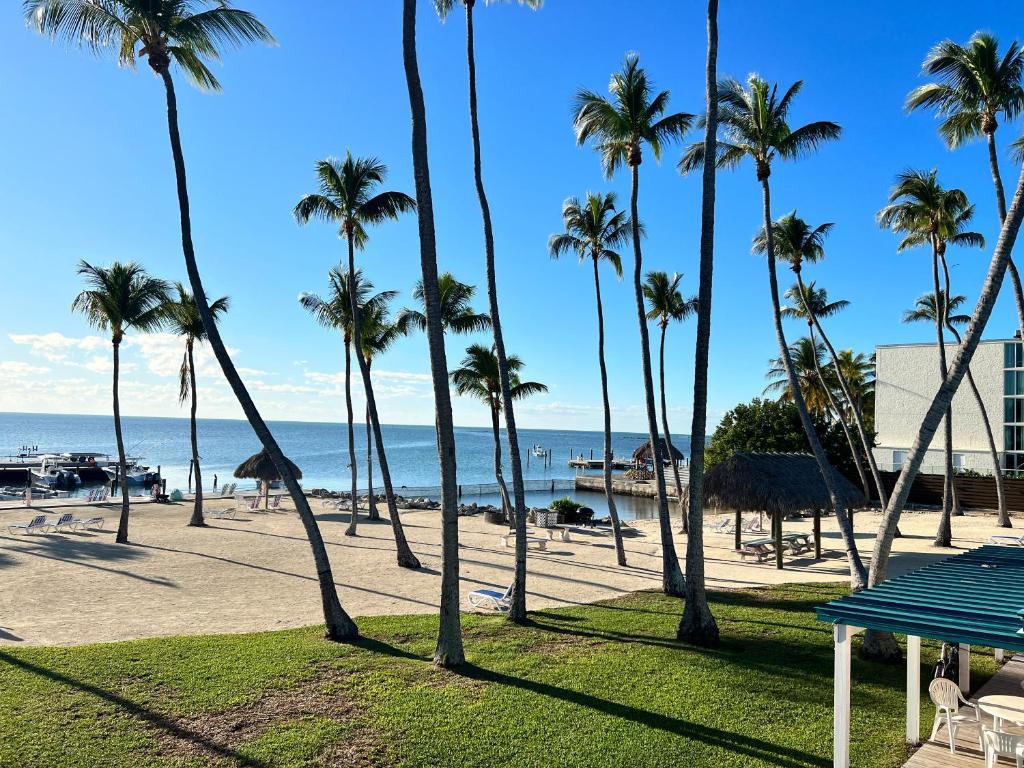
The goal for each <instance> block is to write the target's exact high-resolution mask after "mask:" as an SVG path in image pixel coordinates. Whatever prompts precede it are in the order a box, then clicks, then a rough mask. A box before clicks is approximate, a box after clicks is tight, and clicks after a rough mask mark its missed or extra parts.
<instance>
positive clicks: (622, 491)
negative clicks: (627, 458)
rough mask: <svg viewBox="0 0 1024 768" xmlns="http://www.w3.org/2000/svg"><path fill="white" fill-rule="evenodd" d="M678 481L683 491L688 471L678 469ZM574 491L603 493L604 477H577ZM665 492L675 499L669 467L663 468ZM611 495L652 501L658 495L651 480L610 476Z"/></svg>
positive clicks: (673, 484) (688, 476)
mask: <svg viewBox="0 0 1024 768" xmlns="http://www.w3.org/2000/svg"><path fill="white" fill-rule="evenodd" d="M679 479H680V481H681V482H682V484H683V489H684V490H685V489H686V485H687V483H689V482H690V471H689V469H687V468H686V467H680V468H679ZM576 490H577V491H595V492H597V493H604V477H603V476H601V475H577V476H576ZM665 490H666V492H667V494H668V496H669V498H673V499H674V498H676V484H675V478H674V477H673V475H672V469H671V467H666V468H665ZM612 493H615V494H618V495H619V496H640V497H644V498H648V499H653V498H655V497H656V496H657V495H658V492H657V489H656V487H655V485H654V481H653V480H631V479H629V478H627V477H623V476H622V475H612Z"/></svg>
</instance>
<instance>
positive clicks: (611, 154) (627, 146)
mask: <svg viewBox="0 0 1024 768" xmlns="http://www.w3.org/2000/svg"><path fill="white" fill-rule="evenodd" d="M608 90H609V92H610V93H611V96H612V98H611V100H609V99H606V98H605V97H603V96H601V95H599V94H597V93H594V92H593V91H587V90H580V91H578V92H577V94H576V98H575V103H574V105H573V110H574V113H575V119H574V124H575V128H576V141H577V143H578V144H579V145H580V146H582V145H584V144H586V143H587V142H588V141H593V142H594V145H595V149H596V150H597V152H598V154H600V156H601V164H602V166H603V168H604V172H605V176H606V177H608V178H609V179H610V178H612V176H613V175H614V174H615V171H617V170H618V169H619V168H621V167H622V166H623V165H626V166H628V167H629V169H630V173H631V176H632V187H631V192H630V230H631V234H632V240H633V293H634V298H635V300H636V314H637V322H638V323H639V326H640V358H641V363H642V370H643V383H644V400H645V404H646V407H647V431H648V434H649V438H650V441H651V446H652V449H653V450H652V454H653V455H652V457H651V458H652V459H653V461H654V480H655V487H656V489H657V496H658V521H659V523H660V529H661V543H662V552H661V558H662V588H663V590H664V591H665V593H666V594H669V595H676V596H679V597H682V596H683V594H684V587H685V584H684V580H683V572H682V570H681V569H680V568H679V558H678V557H677V556H676V548H675V543H674V542H673V539H672V524H671V521H670V520H669V513H668V497H667V494H666V491H665V468H664V466H663V465H662V456H661V442H660V440H659V439H658V416H657V410H656V408H655V405H654V380H653V376H652V374H651V352H650V342H649V339H648V335H647V319H646V312H645V311H644V297H643V290H642V286H641V275H643V255H642V253H641V250H640V235H641V226H640V216H639V213H638V206H639V197H640V165H641V163H642V162H643V148H644V146H645V145H646V146H647V147H648V148H649V149H650V150H651V154H653V155H654V159H655V160H660V159H661V150H662V147H663V146H665V145H667V144H669V143H671V142H673V141H678V140H680V139H681V138H682V137H683V136H684V135H685V134H686V132H687V131H688V130H689V128H690V123H691V122H692V120H693V115H689V114H686V113H684V112H677V113H674V114H670V115H665V112H666V110H667V109H668V102H669V92H668V91H660V92H658V93H657V94H654V95H653V96H652V91H653V87H652V85H651V83H650V81H649V80H648V79H647V72H646V71H645V70H644V69H643V67H641V66H640V57H639V56H637V55H636V54H635V53H630V54H627V55H626V61H625V64H624V65H623V68H622V71H621V72H616V73H615V74H613V75H612V79H611V83H610V84H609V86H608Z"/></svg>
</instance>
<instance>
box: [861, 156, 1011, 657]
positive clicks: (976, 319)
mask: <svg viewBox="0 0 1024 768" xmlns="http://www.w3.org/2000/svg"><path fill="white" fill-rule="evenodd" d="M1022 220H1024V167H1022V168H1021V172H1020V176H1019V177H1018V180H1017V188H1016V191H1015V192H1014V196H1013V202H1012V203H1011V204H1010V209H1009V210H1008V211H1007V213H1006V220H1005V221H1004V222H1003V227H1002V230H1001V231H1000V233H999V239H998V240H997V241H996V247H995V248H994V249H993V251H992V261H991V262H990V263H989V269H988V274H987V275H986V276H985V283H984V285H983V286H982V289H981V294H980V296H979V297H978V304H977V306H976V307H975V309H974V314H973V315H972V316H971V319H970V323H969V324H968V326H967V332H966V333H965V334H964V337H963V343H962V344H961V345H960V347H959V349H958V350H957V353H956V356H955V357H954V358H953V364H952V365H951V366H950V369H949V375H948V376H947V377H946V378H945V379H944V380H943V381H942V383H941V384H940V385H939V389H938V391H937V392H936V393H935V397H933V398H932V402H931V405H930V406H929V407H928V410H927V411H926V412H925V415H924V418H923V419H922V420H921V426H920V428H919V429H918V432H917V437H916V438H914V443H913V445H912V446H911V448H910V451H909V453H908V454H907V459H906V461H905V462H904V465H903V470H902V471H901V472H900V475H899V477H898V478H897V479H896V486H895V488H893V491H892V494H890V496H889V506H888V507H886V509H885V512H884V513H883V515H882V522H881V524H880V525H879V527H878V535H877V536H875V546H874V551H873V554H872V557H871V573H870V576H869V583H870V584H871V586H877V585H878V584H881V583H882V582H883V581H885V579H886V578H887V576H888V573H889V555H890V553H891V552H892V543H893V539H894V538H895V534H896V527H897V526H898V525H899V520H900V515H901V514H902V512H903V508H904V506H905V505H906V503H907V497H908V496H909V495H910V486H911V484H912V483H913V482H914V479H915V478H916V477H917V473H918V472H919V471H920V469H921V463H922V462H923V461H924V457H925V454H926V452H927V451H928V446H929V445H930V444H931V442H932V439H933V438H934V437H935V433H936V432H937V431H938V428H939V424H940V422H941V421H942V418H943V415H944V414H945V413H946V411H947V410H948V409H949V405H950V403H951V402H952V401H953V395H955V394H956V391H957V389H958V388H959V386H960V382H961V381H962V380H963V378H964V375H965V374H966V373H967V370H968V368H969V367H970V364H971V359H972V358H973V356H974V353H975V351H976V350H977V348H978V344H979V343H980V342H981V337H982V335H983V334H984V333H985V326H986V325H987V324H988V320H989V317H991V315H992V308H993V307H994V306H995V303H996V298H997V297H998V296H999V288H1000V286H1001V285H1002V282H1003V277H1004V274H1005V272H1006V264H1007V261H1008V260H1009V258H1010V254H1011V253H1012V252H1013V246H1014V243H1016V241H1017V235H1018V233H1019V232H1020V225H1021V221H1022ZM873 634H876V635H877V633H873ZM861 653H862V654H864V655H868V656H871V657H873V658H891V657H899V655H900V650H899V646H898V645H897V644H896V641H895V638H893V636H892V635H891V634H888V633H883V634H882V635H881V636H877V637H874V638H872V637H869V636H865V638H864V644H863V645H862V646H861Z"/></svg>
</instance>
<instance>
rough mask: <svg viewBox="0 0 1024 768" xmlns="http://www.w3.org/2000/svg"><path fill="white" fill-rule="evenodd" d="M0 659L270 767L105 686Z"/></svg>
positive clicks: (244, 761)
mask: <svg viewBox="0 0 1024 768" xmlns="http://www.w3.org/2000/svg"><path fill="white" fill-rule="evenodd" d="M0 662H4V663H7V664H10V665H11V666H12V667H16V668H18V669H20V670H21V671H23V672H28V673H31V674H33V675H37V676H39V677H42V678H45V679H46V680H49V681H50V682H53V683H57V684H59V685H64V686H67V687H68V688H73V689H75V690H77V691H81V692H82V693H86V694H88V695H90V696H94V697H96V698H97V699H101V700H102V701H105V702H107V703H108V704H112V705H113V706H115V707H117V708H119V709H120V710H121V711H123V712H125V713H127V714H129V715H132V716H133V717H136V718H138V719H139V720H142V721H143V722H145V723H146V724H147V725H149V726H150V727H151V728H155V729H158V730H160V731H163V732H164V733H166V734H168V735H170V736H173V737H174V738H176V739H180V740H181V741H187V742H190V743H192V744H194V745H195V746H197V747H200V748H202V749H203V750H205V751H207V752H209V753H210V754H213V755H218V756H220V757H224V758H228V759H231V760H234V761H235V762H236V763H237V764H238V765H241V766H246V768H270V764H269V763H265V762H263V761H262V760H258V759H256V758H253V757H250V756H247V755H243V754H242V753H240V752H237V751H236V750H233V749H231V748H229V747H225V746H224V745H223V744H218V743H217V742H215V741H213V740H211V739H209V738H207V737H206V736H204V735H203V734H201V733H198V732H196V731H194V730H192V729H189V728H185V727H183V726H181V725H180V724H178V723H175V722H174V721H173V720H170V719H169V718H167V717H166V716H165V715H162V714H160V713H159V712H155V711H153V710H152V709H149V708H147V707H145V706H143V705H142V704H140V703H138V702H136V701H132V700H131V699H128V698H125V697H124V696H121V695H120V694H117V693H114V692H113V691H108V690H107V689H106V688H101V687H100V686H98V685H93V684H92V683H87V682H85V681H83V680H76V679H75V678H73V677H69V676H67V675H63V674H61V673H60V672H56V671H54V670H52V669H47V668H46V667H41V666H39V665H37V664H32V663H31V662H28V661H25V660H23V659H19V658H17V657H16V656H12V655H11V654H9V653H4V652H3V651H0Z"/></svg>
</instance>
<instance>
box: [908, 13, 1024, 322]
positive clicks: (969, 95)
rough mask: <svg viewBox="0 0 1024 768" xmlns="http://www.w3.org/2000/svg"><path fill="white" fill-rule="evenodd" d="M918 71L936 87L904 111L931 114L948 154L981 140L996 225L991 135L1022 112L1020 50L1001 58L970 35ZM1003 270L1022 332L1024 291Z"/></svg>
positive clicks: (999, 196)
mask: <svg viewBox="0 0 1024 768" xmlns="http://www.w3.org/2000/svg"><path fill="white" fill-rule="evenodd" d="M923 70H924V73H925V74H927V75H931V76H932V77H935V78H937V80H938V82H934V83H926V84H925V85H922V86H919V87H918V88H915V89H914V90H913V91H911V92H910V95H909V96H908V97H907V109H908V110H910V111H913V110H915V109H919V108H924V107H930V108H934V109H935V111H936V112H937V114H938V116H939V117H940V118H941V119H942V122H941V123H940V124H939V134H940V135H941V136H942V138H943V140H944V141H945V142H946V145H947V146H948V147H949V148H950V149H956V148H957V147H959V146H960V145H961V144H964V143H966V142H969V141H971V140H973V139H976V138H979V137H980V136H982V135H984V136H985V141H986V143H987V144H988V164H989V170H990V172H991V173H992V183H993V185H994V186H995V190H996V209H997V210H998V212H999V223H1000V225H1001V224H1002V223H1003V222H1004V221H1005V220H1006V195H1005V193H1004V192H1003V179H1002V176H1001V175H1000V173H999V153H998V152H997V151H996V129H997V128H998V127H999V119H1000V118H1002V119H1003V120H1007V121H1009V120H1013V119H1014V118H1015V117H1017V115H1019V114H1020V113H1021V112H1022V111H1024V86H1022V82H1021V81H1022V79H1024V49H1022V48H1021V47H1020V45H1018V43H1017V41H1016V40H1014V41H1013V42H1012V43H1010V47H1009V49H1008V50H1007V51H1006V54H1005V55H1004V56H1002V57H1000V56H999V40H998V38H996V37H995V36H994V35H993V34H991V33H989V32H975V33H974V34H973V35H972V36H971V39H970V40H968V41H967V45H965V46H962V45H958V44H957V43H954V42H953V41H952V40H943V41H942V42H941V43H939V44H938V45H936V46H935V47H934V48H932V50H931V51H930V52H929V53H928V56H927V57H926V58H925V60H924V67H923ZM1006 268H1007V270H1008V271H1009V273H1010V282H1011V284H1012V286H1013V295H1014V299H1015V300H1016V304H1017V320H1018V323H1019V324H1020V327H1021V331H1022V332H1024V289H1022V287H1021V280H1020V274H1019V273H1018V272H1017V266H1016V265H1015V264H1014V263H1013V258H1012V257H1011V259H1010V262H1009V263H1008V264H1007V265H1006Z"/></svg>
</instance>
